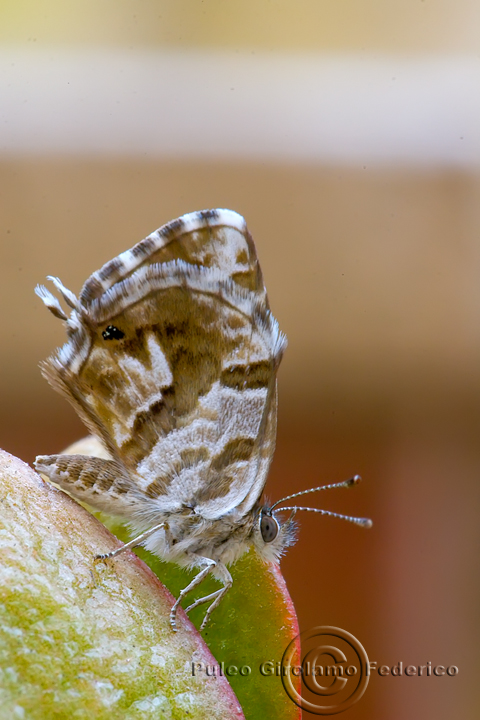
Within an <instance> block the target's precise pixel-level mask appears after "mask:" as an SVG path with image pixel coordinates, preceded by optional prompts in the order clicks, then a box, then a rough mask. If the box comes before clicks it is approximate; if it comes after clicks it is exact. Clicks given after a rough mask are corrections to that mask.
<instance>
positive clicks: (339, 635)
mask: <svg viewBox="0 0 480 720" xmlns="http://www.w3.org/2000/svg"><path fill="white" fill-rule="evenodd" d="M299 640H300V643H301V648H302V650H301V653H302V656H301V657H299V656H298V646H299V643H298V641H299ZM281 665H282V672H281V677H282V682H283V686H284V688H285V690H286V692H287V695H288V696H289V697H290V699H291V700H293V702H294V703H295V704H296V705H298V706H299V707H300V708H302V709H303V710H308V711H309V712H311V713H313V714H314V715H336V714H337V713H340V712H343V711H344V710H347V708H349V707H351V706H352V705H353V704H354V703H356V702H357V700H360V698H361V697H362V695H363V693H364V692H365V690H366V688H367V685H368V681H369V672H368V669H369V663H368V656H367V653H366V652H365V648H364V647H363V645H362V644H361V643H360V642H359V641H358V640H357V639H356V638H355V637H354V636H353V635H351V633H349V632H347V631H346V630H341V629H340V628H336V627H332V626H330V625H324V626H321V627H316V628H313V629H312V630H307V631H306V632H303V633H301V634H300V635H299V636H298V637H297V638H295V640H292V642H291V643H290V644H289V646H288V647H287V649H286V650H285V652H284V654H283V658H282V662H281ZM299 677H300V678H301V690H302V692H301V694H300V692H299V691H298V690H297V687H298V678H299Z"/></svg>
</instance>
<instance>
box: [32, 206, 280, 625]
mask: <svg viewBox="0 0 480 720" xmlns="http://www.w3.org/2000/svg"><path fill="white" fill-rule="evenodd" d="M51 279H52V280H53V282H54V284H55V285H56V287H57V290H58V291H59V292H60V294H61V295H62V296H63V298H64V300H65V302H66V303H67V304H68V305H69V306H70V308H71V313H70V316H69V317H67V315H66V314H65V313H64V311H63V309H62V308H61V306H60V304H59V302H58V300H57V299H56V298H55V297H54V296H53V295H51V293H49V291H48V290H46V289H45V288H43V287H40V288H37V294H38V295H39V296H40V297H41V298H42V300H43V301H44V302H45V304H46V305H47V307H48V308H49V309H50V310H51V311H52V312H53V313H54V314H55V315H56V316H57V317H60V318H61V319H63V320H65V321H66V327H67V335H68V341H67V343H66V344H65V345H64V346H63V348H60V349H59V350H58V351H57V353H56V354H55V355H54V356H52V357H51V358H49V360H47V361H46V362H45V363H44V364H43V368H42V370H43V373H44V375H45V376H46V378H47V379H48V381H49V382H50V384H51V385H52V386H53V387H54V388H55V389H56V390H57V391H59V392H60V393H61V394H62V395H64V396H65V397H66V398H67V400H68V401H69V402H70V403H71V404H72V405H73V406H74V408H75V410H76V411H77V412H78V414H79V415H80V417H81V418H82V420H83V421H84V422H85V424H86V425H87V427H88V428H89V429H90V430H91V431H92V432H93V433H94V434H95V435H96V436H97V437H98V438H99V439H100V440H101V442H102V443H103V445H104V446H105V448H106V450H107V451H108V455H109V457H110V459H105V458H91V457H86V456H81V455H71V456H68V455H54V456H39V457H38V458H37V460H36V467H37V469H38V470H39V471H40V472H42V473H44V474H46V475H47V476H48V477H49V478H50V479H51V480H52V481H53V482H55V483H57V484H59V485H60V486H61V487H63V488H64V489H65V490H67V491H68V492H69V493H70V494H71V495H73V496H74V497H76V498H77V499H79V500H81V501H84V502H86V503H88V504H90V505H92V506H93V507H94V508H97V509H99V510H103V511H105V512H107V513H110V514H112V515H116V516H120V517H123V518H124V519H125V520H127V521H128V523H129V524H130V526H131V527H132V529H134V530H135V531H136V532H137V533H138V532H140V533H143V536H142V539H141V542H142V544H144V545H145V547H147V548H148V549H150V550H152V551H153V552H155V553H157V554H158V555H160V556H161V557H163V558H165V559H168V560H173V561H175V562H177V563H178V564H180V565H188V566H196V567H198V568H199V570H200V572H199V574H198V575H197V577H196V578H195V580H194V581H193V582H192V583H190V585H189V586H187V588H185V590H184V591H182V593H181V594H180V597H179V599H178V600H177V603H176V605H175V606H174V611H173V615H172V626H174V627H175V611H176V607H177V606H178V602H179V601H180V600H181V599H182V598H183V597H184V595H185V594H187V593H188V592H190V591H191V590H192V589H193V588H194V587H195V586H196V585H197V584H198V583H199V582H201V580H203V578H204V577H205V575H206V574H207V573H208V572H212V573H213V574H214V575H216V576H217V577H218V579H220V581H221V582H222V584H223V588H221V589H220V590H219V591H217V593H214V594H212V595H214V596H215V597H213V596H212V595H211V596H207V598H201V599H200V600H199V601H197V603H194V605H195V606H196V605H197V604H200V602H203V601H209V600H211V601H212V603H211V605H210V607H209V608H208V611H207V615H206V618H205V620H206V619H208V616H209V614H210V612H211V611H212V609H213V608H214V607H216V605H218V602H219V600H220V599H221V597H222V596H223V594H224V591H225V590H226V589H228V587H229V586H230V585H231V577H230V574H229V573H228V570H227V569H226V565H227V564H230V563H232V562H235V560H236V559H238V557H239V556H240V555H241V554H243V552H245V550H247V549H248V548H249V547H251V546H252V545H254V546H255V548H256V549H257V551H258V552H259V553H260V554H261V555H262V556H263V557H265V559H268V560H272V559H278V557H279V555H280V554H281V552H282V550H283V549H284V547H285V546H286V545H288V544H290V543H291V542H292V541H293V521H291V520H290V521H287V522H286V523H285V524H284V525H282V526H281V527H280V525H278V532H275V533H274V537H273V536H271V535H270V531H269V532H267V533H266V532H265V527H266V526H265V525H262V518H263V512H264V509H263V506H262V505H261V502H260V498H261V495H262V493H263V489H264V485H265V482H266V478H267V474H268V470H269V467H270V463H271V459H272V456H273V452H274V447H275V434H276V412H277V398H276V373H277V370H278V366H279V364H280V360H281V358H282V355H283V352H284V349H285V347H286V339H285V337H284V335H283V334H282V333H281V332H280V330H279V328H278V324H277V322H276V320H275V318H274V317H273V315H272V314H271V312H270V309H269V306H268V300H267V295H266V291H265V287H264V284H263V279H262V274H261V270H260V267H259V264H258V260H257V256H256V252H255V247H254V244H253V241H252V238H251V236H250V234H249V232H248V230H247V228H246V224H245V221H244V219H243V218H242V217H241V216H240V215H238V214H237V213H234V212H232V211H230V210H213V211H203V212H198V213H191V214H189V215H186V216H183V217H182V218H179V219H177V220H174V221H172V222H171V223H168V224H167V225H165V226H163V227H162V228H160V229H159V230H157V231H156V232H155V233H152V234H151V235H150V236H148V237H147V238H145V240H142V241H141V242H140V243H138V244H137V245H135V246H134V247H133V248H132V249H131V250H128V251H126V252H124V253H122V254H121V255H119V256H118V257H117V258H115V259H114V260H111V261H110V262H109V263H107V264H106V265H104V266H103V268H101V269H100V270H99V271H97V272H96V273H93V275H92V276H91V277H90V278H89V279H88V280H87V282H86V283H85V285H84V287H83V289H82V291H81V293H80V296H79V298H78V299H77V298H76V297H75V296H74V295H73V293H71V292H70V291H69V290H67V289H66V288H64V287H63V285H62V284H61V282H60V281H59V280H57V279H55V278H51ZM265 538H267V541H266V540H265ZM191 607H193V606H191Z"/></svg>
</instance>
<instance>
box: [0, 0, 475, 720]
mask: <svg viewBox="0 0 480 720" xmlns="http://www.w3.org/2000/svg"><path fill="white" fill-rule="evenodd" d="M479 26H480V6H479V4H478V3H475V2H473V1H470V0H469V1H467V0H463V1H462V0H461V1H458V0H457V1H456V2H453V0H442V1H441V2H440V1H437V2H435V3H432V2H428V0H426V1H425V2H423V1H421V0H419V1H418V2H407V3H406V2H405V1H404V0H403V1H402V2H400V0H398V1H397V0H395V1H393V0H389V1H387V2H385V1H384V2H380V1H379V0H368V1H366V2H362V3H359V2H358V1H356V2H353V1H352V0H350V1H347V2H343V3H339V2H338V0H336V1H334V0H330V1H328V2H322V3H319V2H315V0H302V1H301V2H297V3H286V2H276V3H271V2H266V1H265V0H256V1H255V2H241V3H240V2H232V3H220V2H213V1H207V2H202V3H199V2H166V1H157V2H142V3H139V2H119V1H118V0H117V1H116V2H111V1H110V2H102V3H101V5H99V4H98V3H93V2H91V3H89V2H82V3H80V2H78V1H76V0H71V1H70V2H63V3H60V2H58V1H57V0H50V2H42V3H40V4H38V3H33V2H27V0H16V2H15V3H14V2H12V1H10V2H3V3H2V5H1V7H0V60H1V63H2V68H3V69H2V78H1V79H0V83H1V86H2V90H1V96H0V113H1V116H2V123H1V126H0V188H1V213H0V233H1V235H0V237H1V242H0V279H1V283H0V294H1V306H0V307H1V308H2V310H1V331H2V335H1V338H2V339H1V345H0V370H1V372H0V387H1V399H2V402H1V406H0V444H1V445H2V446H3V447H4V448H5V449H6V450H9V451H10V452H12V453H15V454H17V455H19V456H20V457H22V458H24V459H25V460H27V461H28V462H31V461H32V459H33V458H34V456H35V455H36V454H37V453H42V454H46V453H49V452H56V451H58V450H60V449H61V448H62V447H64V446H65V445H67V444H68V443H70V442H71V441H73V440H75V439H77V438H78V437H80V436H81V435H82V434H83V432H84V431H83V428H82V426H81V424H80V422H79V421H78V420H77V419H76V418H75V417H74V413H73V411H72V410H71V409H70V408H69V407H68V406H67V404H66V403H65V402H64V401H63V400H62V399H61V398H60V397H59V396H57V395H56V394H55V393H54V392H53V390H51V389H50V388H49V387H48V386H47V384H46V382H45V381H44V380H43V379H42V378H41V376H40V372H39V370H38V367H37V365H38V362H39V361H40V360H41V359H43V358H45V357H46V356H47V355H48V354H50V353H51V352H52V351H53V350H54V348H56V347H57V346H58V345H59V344H61V343H63V341H64V331H63V328H62V324H61V323H60V322H59V321H58V320H56V319H55V318H53V316H51V315H50V314H49V313H48V312H47V311H46V310H45V308H44V307H43V306H42V304H41V302H40V301H39V300H38V299H37V298H36V297H35V295H34V294H33V288H34V286H35V285H36V283H38V282H43V281H44V278H45V276H46V275H47V274H53V275H58V276H59V277H60V278H61V279H62V281H63V282H64V284H65V285H67V287H69V288H71V289H72V290H73V291H74V292H78V291H79V289H80V287H81V285H82V283H83V282H84V280H85V279H86V278H87V276H88V275H89V274H90V273H91V272H93V271H94V270H96V269H97V268H99V267H100V266H101V265H102V264H103V263H104V262H105V261H107V260H109V259H110V258H112V257H113V256H115V255H117V254H118V253H119V252H120V251H122V250H125V249H127V248H129V247H130V246H131V245H132V244H134V243H135V242H137V241H138V240H140V239H141V238H142V237H144V236H145V235H147V234H148V233H149V232H151V231H152V230H153V229H155V228H156V227H158V226H159V225H161V224H163V223H164V222H167V221H168V220H170V219H172V218H174V217H176V216H178V215H180V214H182V213H185V212H189V211H192V210H197V209H202V208H208V207H230V208H232V209H235V210H237V211H239V212H241V213H242V214H244V215H245V217H246V219H247V221H248V224H249V227H250V229H251V231H252V233H253V235H254V238H255V241H256V244H257V249H258V253H259V256H260V260H261V263H262V268H263V271H264V276H265V279H266V283H267V288H268V290H269V295H270V300H271V305H272V308H273V311H274V313H275V315H276V317H277V318H278V320H279V323H280V326H281V328H282V329H283V330H284V331H285V332H286V334H287V336H288V340H289V348H288V350H287V353H286V356H285V359H284V361H283V365H282V368H281V371H280V377H279V383H280V408H279V438H278V448H277V454H276V459H275V462H274V466H273V470H272V473H271V476H270V479H269V484H268V488H267V491H268V495H269V497H271V498H274V499H277V498H279V497H281V496H282V493H283V494H287V493H289V492H294V491H296V490H300V489H303V488H307V487H311V486H314V485H318V484H319V483H323V482H333V481H339V480H343V479H345V478H347V477H349V476H350V475H351V474H353V473H360V474H361V475H362V476H363V478H364V480H365V482H364V484H363V486H361V487H360V488H357V489H356V490H352V491H351V492H348V493H345V492H342V491H339V492H337V493H336V494H332V495H331V496H327V495H321V496H319V497H318V498H314V497H312V503H314V504H316V505H317V506H320V507H325V508H328V509H332V510H337V511H339V512H346V513H350V514H358V515H366V516H370V517H372V518H373V520H374V527H373V529H372V530H371V531H369V532H365V531H362V530H360V529H358V528H356V527H353V526H352V527H351V526H349V525H347V524H344V523H341V522H339V521H335V520H331V519H325V518H321V517H318V516H315V515H313V514H311V515H308V516H307V514H304V515H305V516H304V517H302V518H301V533H300V538H299V542H298V544H297V545H296V546H295V547H294V548H292V549H291V550H290V551H289V553H288V555H287V556H286V557H285V559H284V561H283V563H282V568H283V571H284V574H285V577H286V579H287V583H288V586H289V588H290V591H291V594H292V597H293V599H294V602H295V604H296V606H297V610H298V614H299V619H300V623H301V627H302V629H304V630H306V629H309V628H310V627H313V626H315V625H323V624H329V625H337V626H339V627H342V628H344V629H346V630H348V631H349V632H351V633H353V634H354V635H355V636H357V637H358V638H359V639H360V640H361V642H362V643H363V645H364V646H365V648H366V649H367V652H368V655H369V657H370V659H371V660H377V661H378V662H379V664H383V663H385V664H388V665H393V664H395V663H397V662H398V661H399V660H402V661H403V662H404V664H415V665H419V664H425V663H426V662H427V661H429V660H430V661H431V662H432V664H444V665H457V666H458V667H459V675H458V677H456V678H405V677H402V678H379V677H373V678H372V680H371V683H370V686H369V688H368V689H367V692H366V694H365V696H364V697H363V698H362V699H361V701H360V702H359V703H358V705H356V706H354V707H353V708H352V709H351V710H349V717H350V718H352V720H353V719H354V718H369V719H371V718H378V719H380V718H381V719H382V720H384V719H385V720H397V719H398V720H403V719H404V718H406V717H418V718H423V717H435V718H437V719H443V718H445V719H447V718H451V717H453V716H455V717H462V718H473V717H476V716H477V715H478V705H479V694H478V683H477V682H476V678H477V676H478V672H479V670H480V667H479V661H478V648H477V643H476V638H477V636H478V609H477V608H478V602H479V599H480V598H479V595H480V583H479V576H478V569H479V568H478V551H479V522H478V519H479V512H478V511H479V505H480V492H479V474H480V448H479V441H478V435H479V429H480V427H479V425H480V422H479V421H480V202H479V200H480V132H479V130H478V128H479V127H480V124H479V123H480V92H479V89H480V85H479V83H480V74H479V66H480V60H479V57H480V56H479V34H478V28H479ZM305 717H307V714H306V713H305Z"/></svg>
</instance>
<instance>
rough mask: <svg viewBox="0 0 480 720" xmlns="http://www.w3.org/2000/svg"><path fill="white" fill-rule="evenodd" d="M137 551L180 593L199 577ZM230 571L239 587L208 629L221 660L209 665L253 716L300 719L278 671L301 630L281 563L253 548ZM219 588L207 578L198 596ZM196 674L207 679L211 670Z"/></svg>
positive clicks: (199, 614)
mask: <svg viewBox="0 0 480 720" xmlns="http://www.w3.org/2000/svg"><path fill="white" fill-rule="evenodd" d="M100 516H101V519H102V521H103V522H105V523H106V524H107V526H108V527H109V528H110V530H111V531H112V532H113V533H114V534H115V535H116V536H117V537H119V538H120V539H122V540H124V541H127V540H128V539H129V537H130V536H129V533H128V531H127V530H126V528H125V527H124V526H122V525H121V524H119V523H118V522H115V521H114V520H113V519H112V518H110V517H108V516H106V515H104V514H101V515H100ZM102 552H103V551H102ZM135 552H136V553H138V555H139V556H140V557H141V558H142V559H143V560H144V561H145V562H146V563H147V565H149V567H150V568H151V569H152V570H153V572H154V573H155V574H156V575H157V576H158V577H159V578H160V580H161V581H162V583H164V584H165V585H166V586H167V587H168V589H169V590H170V591H171V592H172V594H173V595H174V596H175V597H177V596H178V594H179V592H180V590H181V589H182V588H184V587H185V586H186V585H187V584H188V583H189V582H190V580H191V579H192V578H193V577H194V576H195V572H194V571H193V572H190V571H186V570H185V569H184V568H180V567H179V566H178V565H175V564H173V563H167V562H164V561H162V560H160V559H159V558H158V557H156V556H155V555H152V554H151V553H149V552H147V551H146V550H144V549H143V548H136V549H135ZM197 572H198V571H197ZM230 572H231V574H232V577H233V586H232V588H231V589H230V590H229V591H228V593H227V594H226V595H225V597H224V599H223V600H222V602H221V603H220V605H219V607H218V608H217V609H216V610H215V611H214V612H213V614H212V616H211V618H210V621H209V623H208V625H207V627H206V628H205V629H204V630H203V631H202V636H203V638H204V640H205V641H206V643H207V644H208V646H209V648H210V650H211V651H212V653H213V655H214V656H215V658H216V663H215V666H211V667H210V668H208V672H210V673H213V672H215V673H216V676H217V677H219V676H220V670H221V672H223V674H224V676H225V675H226V676H227V677H228V680H229V682H230V685H231V686H232V688H233V690H234V691H235V694H236V696H237V698H238V700H239V702H240V704H241V706H242V709H243V712H244V714H245V717H246V718H247V720H257V718H258V719H259V720H264V719H265V718H266V717H274V718H276V720H293V719H294V718H300V717H301V712H300V710H299V708H298V707H297V706H296V705H294V703H293V702H292V701H291V700H290V698H289V697H288V696H287V694H286V692H285V690H284V689H283V685H282V681H281V677H280V675H279V674H275V673H276V672H277V673H278V671H279V663H280V661H281V659H282V656H283V653H284V652H285V649H286V647H287V645H288V644H289V643H290V642H291V641H292V640H293V639H294V638H295V637H296V636H297V635H298V634H299V629H298V623H297V618H296V615H295V610H294V607H293V604H292V601H291V599H290V596H289V594H288V591H287V588H286V585H285V581H284V579H283V577H282V575H281V572H280V569H279V567H278V565H276V564H273V563H272V564H266V563H264V562H263V561H262V560H261V559H260V558H259V557H258V556H257V555H256V553H255V552H254V551H253V550H251V551H250V552H249V553H248V554H246V555H244V556H243V557H242V558H240V560H238V561H237V562H236V563H235V564H234V565H233V566H232V567H230ZM219 587H220V584H219V583H218V582H216V581H215V580H214V579H213V578H207V579H206V580H204V582H203V583H202V584H201V586H200V587H199V588H198V594H197V595H196V597H200V596H204V595H207V594H208V593H210V592H213V591H214V590H216V589H218V588H219ZM190 602H192V598H191V597H188V598H187V599H186V601H185V604H186V605H188V604H189V603H190ZM205 607H206V606H200V607H198V608H196V609H195V610H194V611H192V613H191V614H190V617H191V619H192V620H193V621H194V623H195V625H196V626H197V627H200V624H201V621H202V619H203V616H204V613H205ZM222 663H223V665H222ZM235 669H236V672H235ZM272 671H273V674H270V673H271V672H272ZM196 672H198V675H199V676H200V677H202V676H203V677H206V672H207V669H206V668H205V669H204V670H203V671H202V670H201V669H197V670H196ZM242 673H244V674H242Z"/></svg>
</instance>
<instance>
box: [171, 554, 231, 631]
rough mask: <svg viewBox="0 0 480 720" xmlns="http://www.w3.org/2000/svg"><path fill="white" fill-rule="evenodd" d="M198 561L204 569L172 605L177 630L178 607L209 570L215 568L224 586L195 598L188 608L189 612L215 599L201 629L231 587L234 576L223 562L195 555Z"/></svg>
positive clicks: (172, 619) (173, 624)
mask: <svg viewBox="0 0 480 720" xmlns="http://www.w3.org/2000/svg"><path fill="white" fill-rule="evenodd" d="M195 560H196V563H197V564H198V565H200V566H202V565H204V568H203V570H200V572H199V573H198V575H195V577H194V578H193V580H192V582H191V583H189V584H188V585H187V587H185V588H183V590H182V591H181V592H180V594H179V596H178V598H177V600H176V601H175V604H174V605H173V606H172V609H171V611H170V624H171V626H172V628H173V630H177V623H176V615H177V609H178V607H179V605H180V603H181V602H182V600H183V598H184V597H185V596H186V595H188V593H190V592H191V591H192V590H194V589H195V588H196V587H197V585H199V584H200V583H201V582H202V580H204V579H205V578H206V577H207V575H208V573H209V572H212V571H213V570H214V569H215V574H216V575H218V579H219V580H220V581H221V582H222V583H223V585H224V587H222V588H220V589H219V590H216V591H215V592H213V593H210V594H209V595H206V596H205V597H203V598H199V599H198V600H195V602H194V603H192V605H190V606H189V607H188V608H187V612H188V611H189V610H192V609H193V608H195V607H198V606H199V605H203V603H206V602H209V601H210V600H213V603H212V604H211V605H210V607H209V608H208V610H207V612H206V614H205V617H204V619H203V622H202V625H201V628H200V629H201V630H203V628H204V627H205V625H206V623H207V621H208V619H209V617H210V615H211V613H212V611H213V610H214V609H215V608H216V607H217V606H218V604H219V602H220V600H221V599H222V597H223V596H224V594H225V593H226V592H227V590H228V589H229V588H231V586H232V583H233V580H232V576H231V575H230V573H229V572H228V570H227V568H226V567H225V565H223V563H220V562H216V561H215V560H211V559H210V558H205V557H198V556H196V557H195Z"/></svg>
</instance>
